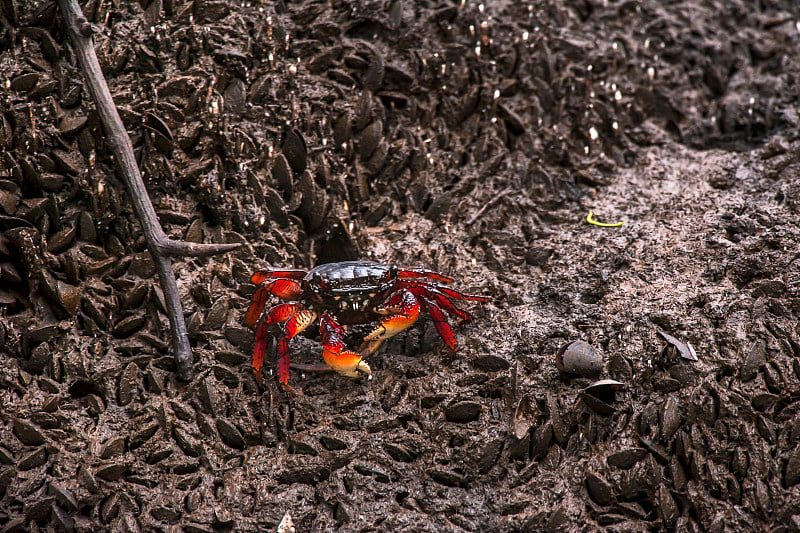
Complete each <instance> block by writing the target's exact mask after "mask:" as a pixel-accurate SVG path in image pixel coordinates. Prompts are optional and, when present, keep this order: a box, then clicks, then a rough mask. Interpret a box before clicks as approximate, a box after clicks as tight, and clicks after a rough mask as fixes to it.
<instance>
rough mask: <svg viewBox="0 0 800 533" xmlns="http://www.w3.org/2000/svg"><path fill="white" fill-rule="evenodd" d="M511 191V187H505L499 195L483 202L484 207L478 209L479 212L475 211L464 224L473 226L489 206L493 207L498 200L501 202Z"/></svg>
mask: <svg viewBox="0 0 800 533" xmlns="http://www.w3.org/2000/svg"><path fill="white" fill-rule="evenodd" d="M510 192H511V189H505V190H503V191H500V193H498V195H497V196H495V197H494V198H492V199H491V200H489V201H488V202H486V203H485V204H483V207H481V208H480V209H478V212H477V213H475V214H474V215H472V216H471V217H469V219H468V220H467V221H466V222H465V223H464V225H466V226H471V225H473V224H474V223H475V222H477V221H478V219H479V218H481V216H483V214H484V213H485V212H486V210H487V209H489V208H490V207H492V206H493V205H494V204H496V203H497V202H499V201H500V200H502V199H503V197H504V196H505V195H507V194H508V193H510Z"/></svg>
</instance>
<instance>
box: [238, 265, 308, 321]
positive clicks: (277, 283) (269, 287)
mask: <svg viewBox="0 0 800 533" xmlns="http://www.w3.org/2000/svg"><path fill="white" fill-rule="evenodd" d="M256 274H257V272H256ZM253 278H255V274H253ZM302 292H303V289H302V288H301V287H300V284H299V283H297V282H296V281H292V280H290V279H276V280H272V281H270V282H268V283H264V284H263V285H260V286H259V287H258V288H257V289H256V292H255V293H254V294H253V302H252V303H251V304H250V308H249V309H247V314H246V315H245V317H244V323H245V325H246V326H247V327H249V328H252V327H253V326H255V324H256V321H257V320H258V317H259V316H260V315H261V311H263V310H264V307H266V305H267V299H269V295H270V294H274V295H275V296H277V297H278V298H282V299H284V300H296V299H297V298H299V297H300V294H302Z"/></svg>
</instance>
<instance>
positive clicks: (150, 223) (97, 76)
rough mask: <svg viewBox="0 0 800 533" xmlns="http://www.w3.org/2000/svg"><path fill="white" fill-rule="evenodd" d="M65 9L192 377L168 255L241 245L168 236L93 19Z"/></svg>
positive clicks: (185, 371) (181, 364) (73, 2)
mask: <svg viewBox="0 0 800 533" xmlns="http://www.w3.org/2000/svg"><path fill="white" fill-rule="evenodd" d="M58 4H59V6H60V7H61V12H62V14H63V15H64V19H65V20H66V23H67V29H68V30H69V36H70V38H71V40H72V46H73V47H74V49H75V53H76V55H77V56H78V60H79V62H80V64H81V67H82V69H83V74H84V77H85V78H86V85H87V87H88V88H89V92H90V93H91V95H92V98H94V102H95V107H96V108H97V114H98V115H99V116H100V120H101V122H102V123H103V127H104V129H105V131H106V141H107V143H108V146H109V149H110V150H111V153H112V155H113V156H114V159H115V160H116V162H117V165H118V170H119V172H120V175H121V177H122V179H123V180H124V181H125V184H126V185H127V186H128V191H129V192H130V195H131V200H132V201H133V206H134V208H135V210H136V215H137V216H138V218H139V222H140V223H141V225H142V231H143V233H144V237H145V240H146V241H147V247H148V248H149V249H150V253H151V254H152V255H153V260H154V261H155V264H156V268H157V269H158V277H159V279H160V282H161V288H162V290H163V291H164V299H165V301H166V306H167V315H168V316H169V322H170V326H171V327H172V348H173V351H174V355H175V365H176V366H177V374H178V378H179V379H181V380H184V381H190V380H191V379H192V374H193V370H192V349H191V347H190V346H189V337H188V335H187V333H186V323H185V322H184V319H183V310H182V308H181V301H180V297H179V296H178V283H177V282H176V281H175V273H174V272H173V271H172V262H171V261H170V259H169V256H172V255H182V256H195V257H198V256H207V255H213V254H219V253H225V252H228V251H230V250H234V249H236V248H238V247H239V243H234V244H195V243H188V242H182V241H176V240H173V239H170V238H169V237H167V235H166V233H164V230H163V229H162V228H161V225H160V224H159V222H158V218H157V216H156V211H155V209H154V208H153V204H152V203H151V202H150V197H149V196H148V194H147V189H146V188H145V185H144V182H143V181H142V175H141V173H140V172H139V167H138V166H137V165H136V158H135V157H134V155H133V145H132V144H131V140H130V137H128V133H127V131H126V130H125V126H124V124H123V123H122V119H120V117H119V113H118V112H117V107H116V106H115V105H114V100H113V99H112V98H111V92H110V91H109V90H108V85H106V81H105V78H104V77H103V71H102V70H101V69H100V63H99V62H98V61H97V55H95V52H94V45H93V44H92V38H91V35H92V32H93V31H94V30H93V28H92V25H91V24H90V23H89V21H88V20H86V17H84V16H83V12H82V11H81V7H80V5H78V2H77V0H58Z"/></svg>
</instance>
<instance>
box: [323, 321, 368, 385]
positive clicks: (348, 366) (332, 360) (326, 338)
mask: <svg viewBox="0 0 800 533" xmlns="http://www.w3.org/2000/svg"><path fill="white" fill-rule="evenodd" d="M319 333H320V335H321V336H322V358H323V359H325V363H326V364H327V365H328V366H329V367H331V368H332V369H333V370H335V371H336V372H338V373H339V374H341V375H343V376H347V377H349V378H358V377H361V376H362V375H367V376H371V375H372V369H371V368H370V367H369V365H368V364H367V362H366V361H364V359H363V358H362V357H361V356H360V355H358V354H357V353H355V352H352V351H350V350H348V349H347V345H345V343H344V341H343V340H342V337H343V334H344V328H342V326H340V325H339V323H338V322H336V319H335V318H334V317H332V316H331V315H329V314H328V313H325V314H324V315H322V318H321V319H320V321H319Z"/></svg>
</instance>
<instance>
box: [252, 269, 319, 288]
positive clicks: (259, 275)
mask: <svg viewBox="0 0 800 533" xmlns="http://www.w3.org/2000/svg"><path fill="white" fill-rule="evenodd" d="M306 274H307V272H306V271H305V270H297V269H294V268H288V269H283V270H279V269H275V268H267V269H264V270H257V271H256V272H255V273H253V275H252V276H250V281H251V282H252V283H255V284H256V285H258V284H259V283H263V282H264V281H266V280H268V279H270V278H272V279H275V278H283V279H293V280H295V281H301V280H302V279H303V278H304V277H306Z"/></svg>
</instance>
